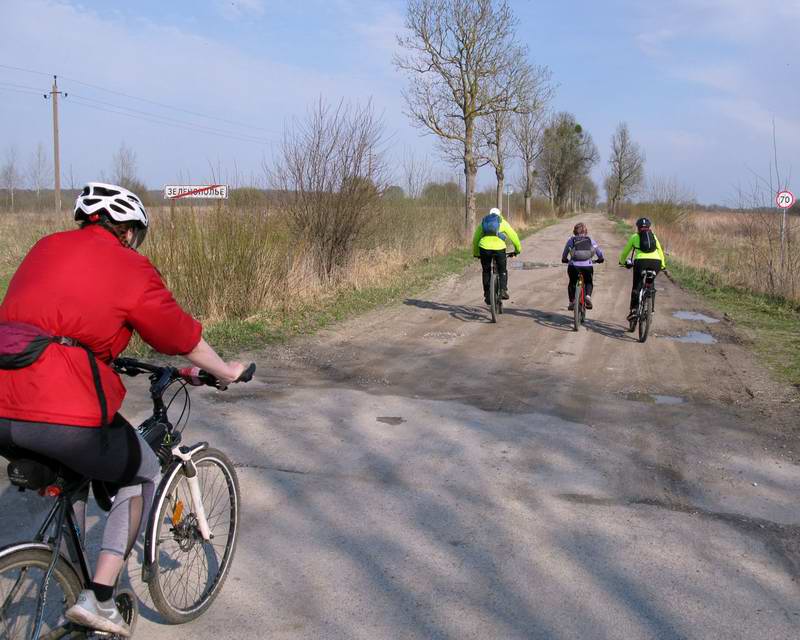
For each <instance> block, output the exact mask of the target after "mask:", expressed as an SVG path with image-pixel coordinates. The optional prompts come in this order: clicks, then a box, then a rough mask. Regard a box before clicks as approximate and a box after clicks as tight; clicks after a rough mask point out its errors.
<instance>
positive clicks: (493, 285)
mask: <svg viewBox="0 0 800 640" xmlns="http://www.w3.org/2000/svg"><path fill="white" fill-rule="evenodd" d="M499 281H500V278H499V277H498V275H497V274H496V273H494V272H492V278H491V280H489V310H490V311H491V312H492V322H497V303H498V301H499V300H498V299H499V296H500V292H499V291H498V290H497V289H498V285H499V284H500V282H499Z"/></svg>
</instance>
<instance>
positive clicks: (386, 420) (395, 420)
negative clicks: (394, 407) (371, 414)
mask: <svg viewBox="0 0 800 640" xmlns="http://www.w3.org/2000/svg"><path fill="white" fill-rule="evenodd" d="M375 420H377V421H378V422H382V423H383V424H391V425H398V424H403V423H404V422H405V419H404V418H401V417H400V416H379V417H378V418H375Z"/></svg>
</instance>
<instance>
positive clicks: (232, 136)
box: [70, 94, 274, 144]
mask: <svg viewBox="0 0 800 640" xmlns="http://www.w3.org/2000/svg"><path fill="white" fill-rule="evenodd" d="M72 97H73V95H72V94H70V98H72ZM73 104H75V105H77V106H80V107H86V108H87V109H94V110H96V111H103V112H105V113H113V114H116V115H121V116H128V117H129V118H134V119H136V120H142V121H144V122H150V123H153V124H160V125H163V126H168V127H177V128H179V129H184V130H186V131H193V132H195V133H207V134H209V135H212V136H218V137H220V138H228V139H230V140H239V141H241V142H254V143H257V144H272V143H273V142H274V141H273V140H266V139H263V138H255V137H247V136H246V135H245V134H242V135H236V134H228V133H218V132H216V131H213V130H209V129H204V128H202V127H199V126H192V125H184V124H174V123H170V122H164V121H163V120H157V119H155V118H151V117H147V116H141V115H137V114H135V113H128V112H126V111H118V110H114V109H106V108H105V107H98V106H96V105H93V104H90V103H88V102H85V101H83V100H76V101H75V102H74V103H73Z"/></svg>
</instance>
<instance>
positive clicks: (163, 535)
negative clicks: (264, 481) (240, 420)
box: [149, 449, 239, 624]
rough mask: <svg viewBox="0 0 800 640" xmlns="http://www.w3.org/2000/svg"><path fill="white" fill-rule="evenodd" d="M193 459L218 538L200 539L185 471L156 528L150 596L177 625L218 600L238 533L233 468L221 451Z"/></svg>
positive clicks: (169, 489) (170, 489) (171, 490)
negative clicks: (215, 599)
mask: <svg viewBox="0 0 800 640" xmlns="http://www.w3.org/2000/svg"><path fill="white" fill-rule="evenodd" d="M192 460H193V462H194V464H195V467H197V478H198V480H199V483H200V495H201V499H202V502H203V508H204V509H205V512H206V519H207V520H208V526H209V527H210V529H211V533H212V535H213V537H212V538H211V540H209V541H205V540H203V537H202V535H201V534H200V529H199V526H198V519H197V515H196V514H195V512H194V508H193V503H192V497H191V493H190V489H189V483H188V480H187V478H186V475H185V474H184V472H183V469H181V470H180V471H179V472H178V474H177V475H176V476H175V477H174V478H173V479H172V481H171V482H170V484H169V486H168V487H167V490H166V492H165V498H164V500H162V501H161V502H160V507H159V509H158V513H157V515H156V518H157V520H156V522H155V526H154V527H153V529H152V532H153V535H154V536H155V540H153V541H151V542H153V543H155V548H156V553H155V566H154V567H153V575H152V578H151V580H150V582H149V589H150V595H152V596H153V603H154V604H155V607H156V609H158V611H159V613H161V615H162V616H164V618H166V619H167V621H168V622H170V623H172V624H182V623H184V622H188V621H189V620H194V619H195V618H196V617H198V616H199V615H200V614H202V613H203V612H204V611H205V610H206V609H207V608H208V607H209V606H210V605H211V603H212V602H213V601H214V598H216V597H217V596H218V595H219V592H220V591H221V589H222V585H223V584H224V582H225V579H226V578H227V576H228V571H229V570H230V566H231V561H232V560H233V554H234V551H235V549H236V539H237V535H238V532H239V480H238V478H237V477H236V472H235V470H234V468H233V463H232V462H231V461H230V460H229V459H228V457H227V456H226V455H225V454H223V453H222V452H221V451H217V450H216V449H206V450H205V451H202V452H200V453H199V454H197V455H196V456H195V457H194V458H193V459H192Z"/></svg>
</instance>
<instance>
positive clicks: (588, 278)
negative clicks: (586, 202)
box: [561, 222, 605, 311]
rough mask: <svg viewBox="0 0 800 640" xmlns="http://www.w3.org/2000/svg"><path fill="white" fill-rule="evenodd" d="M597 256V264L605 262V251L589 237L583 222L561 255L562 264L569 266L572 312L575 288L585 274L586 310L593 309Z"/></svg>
mask: <svg viewBox="0 0 800 640" xmlns="http://www.w3.org/2000/svg"><path fill="white" fill-rule="evenodd" d="M594 256H597V262H603V261H604V260H605V258H604V257H603V250H602V249H601V248H600V246H599V245H598V244H597V243H596V242H595V241H594V240H592V239H591V238H590V237H589V230H588V229H587V228H586V225H585V224H583V222H579V223H578V224H576V225H575V227H574V228H573V229H572V237H571V238H570V239H569V240H567V244H566V245H565V246H564V251H563V252H562V253H561V262H563V263H565V264H567V265H569V266H568V267H567V275H568V276H569V284H568V285H567V296H569V306H568V307H567V308H568V309H569V310H570V311H572V310H573V309H574V308H575V288H576V286H577V284H578V276H579V274H581V273H582V274H583V283H584V287H585V291H586V296H585V302H586V308H587V309H591V308H592V291H593V289H594V267H593V266H592V258H593V257H594Z"/></svg>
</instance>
